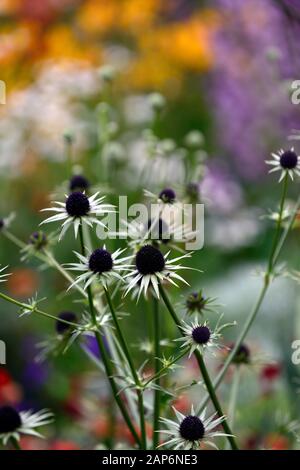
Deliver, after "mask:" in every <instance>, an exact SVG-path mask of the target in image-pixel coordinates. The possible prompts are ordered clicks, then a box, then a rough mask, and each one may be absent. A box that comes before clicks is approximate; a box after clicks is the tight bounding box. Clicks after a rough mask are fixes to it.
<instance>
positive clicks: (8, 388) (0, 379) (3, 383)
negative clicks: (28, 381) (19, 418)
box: [0, 367, 22, 405]
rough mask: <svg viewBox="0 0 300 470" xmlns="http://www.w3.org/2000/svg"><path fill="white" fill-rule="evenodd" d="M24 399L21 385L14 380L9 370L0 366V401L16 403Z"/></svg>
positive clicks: (2, 402)
mask: <svg viewBox="0 0 300 470" xmlns="http://www.w3.org/2000/svg"><path fill="white" fill-rule="evenodd" d="M21 399H22V391H21V387H20V386H19V385H18V384H16V383H15V382H13V380H12V378H11V376H10V374H9V372H8V371H7V370H6V369H4V367H1V368H0V403H1V404H11V405H16V404H18V403H19V402H20V401H21Z"/></svg>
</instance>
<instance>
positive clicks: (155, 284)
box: [124, 245, 194, 300]
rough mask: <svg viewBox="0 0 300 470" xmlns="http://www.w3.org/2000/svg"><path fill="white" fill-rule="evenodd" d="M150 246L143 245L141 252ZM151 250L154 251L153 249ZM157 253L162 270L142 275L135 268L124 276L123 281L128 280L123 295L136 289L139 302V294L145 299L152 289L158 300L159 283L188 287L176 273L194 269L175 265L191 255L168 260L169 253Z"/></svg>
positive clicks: (187, 254)
mask: <svg viewBox="0 0 300 470" xmlns="http://www.w3.org/2000/svg"><path fill="white" fill-rule="evenodd" d="M150 246H151V245H144V246H143V247H142V248H141V250H143V249H145V248H146V247H150ZM151 247H152V246H151ZM152 248H153V249H155V248H154V247H152ZM141 250H139V252H138V253H137V256H138V254H139V253H140V252H141ZM157 251H158V252H159V253H160V254H161V256H162V259H163V266H162V268H161V269H159V270H155V269H153V270H152V272H150V273H143V272H141V270H140V269H139V268H138V266H136V269H135V270H133V271H132V272H130V273H128V274H126V275H125V276H124V279H128V287H127V289H126V291H125V294H124V295H125V296H126V295H127V294H128V293H129V292H130V291H132V290H133V289H136V288H137V287H138V288H139V290H138V296H137V300H139V298H140V296H141V293H142V292H143V293H144V296H145V297H146V295H147V291H148V289H149V288H151V287H152V288H153V291H154V292H155V295H156V297H157V298H159V297H160V295H159V283H162V282H169V283H170V284H172V285H174V286H176V287H178V284H177V283H176V282H175V281H181V282H183V283H184V284H186V285H189V284H188V282H187V281H186V280H185V279H184V278H183V277H182V276H180V275H179V274H178V273H177V271H181V270H183V269H190V270H194V268H190V267H187V266H182V265H181V264H177V263H178V262H179V261H181V260H183V259H185V258H190V257H191V255H192V254H191V253H186V254H185V255H183V256H179V257H177V258H174V259H171V260H170V259H169V255H170V251H169V252H168V253H166V254H165V255H163V254H162V253H161V252H160V251H159V250H158V249H157ZM137 256H136V259H137Z"/></svg>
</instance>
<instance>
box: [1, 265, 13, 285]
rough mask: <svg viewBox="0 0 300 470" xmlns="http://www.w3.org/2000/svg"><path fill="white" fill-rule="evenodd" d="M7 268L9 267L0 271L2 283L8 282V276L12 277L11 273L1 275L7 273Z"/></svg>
mask: <svg viewBox="0 0 300 470" xmlns="http://www.w3.org/2000/svg"><path fill="white" fill-rule="evenodd" d="M7 267H8V266H5V267H4V268H2V269H0V282H5V281H7V278H8V276H10V275H11V273H6V274H1V273H3V271H5V269H6V268H7Z"/></svg>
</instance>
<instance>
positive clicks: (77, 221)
mask: <svg viewBox="0 0 300 470" xmlns="http://www.w3.org/2000/svg"><path fill="white" fill-rule="evenodd" d="M82 194H83V196H84V197H86V199H87V201H88V210H87V211H86V213H85V214H83V215H71V214H70V213H69V212H68V211H67V206H66V204H67V201H68V199H69V198H70V197H72V196H73V195H74V193H72V194H70V195H69V196H68V195H65V197H66V202H64V203H63V202H59V201H54V203H53V204H55V205H56V206H54V207H49V208H46V209H42V212H46V211H48V212H54V213H55V215H52V216H51V217H48V218H47V219H46V220H44V221H43V222H42V223H41V224H40V225H42V224H48V223H51V222H63V224H62V228H61V232H60V235H59V240H61V239H62V237H63V236H64V235H65V233H66V232H67V230H68V229H69V228H70V227H71V226H72V225H73V227H74V235H75V238H77V235H78V230H79V227H80V225H82V224H86V225H88V226H89V227H92V226H93V225H94V224H95V225H99V226H101V227H106V226H105V224H104V223H103V222H102V221H101V220H98V218H97V217H100V216H104V215H105V214H109V213H114V212H115V208H114V206H113V205H112V204H104V203H103V201H104V200H105V196H102V197H99V198H98V195H99V192H97V193H95V194H94V195H93V196H91V197H89V198H88V197H87V196H85V194H84V193H82Z"/></svg>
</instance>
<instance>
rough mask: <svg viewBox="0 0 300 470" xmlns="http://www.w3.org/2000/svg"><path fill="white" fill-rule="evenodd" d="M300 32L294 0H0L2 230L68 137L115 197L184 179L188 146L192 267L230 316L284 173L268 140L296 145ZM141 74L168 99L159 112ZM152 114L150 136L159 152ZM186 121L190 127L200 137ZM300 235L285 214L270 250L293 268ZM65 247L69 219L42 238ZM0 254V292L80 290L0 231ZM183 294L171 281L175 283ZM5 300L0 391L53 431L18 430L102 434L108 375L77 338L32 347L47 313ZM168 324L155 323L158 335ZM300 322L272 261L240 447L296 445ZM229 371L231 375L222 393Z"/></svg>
mask: <svg viewBox="0 0 300 470" xmlns="http://www.w3.org/2000/svg"><path fill="white" fill-rule="evenodd" d="M299 39H300V7H299V3H298V1H296V0H281V1H280V0H278V1H276V0H265V1H264V2H262V1H261V0H215V1H200V0H199V1H196V0H143V1H142V2H141V1H139V0H44V1H40V0H0V44H1V46H0V79H1V80H3V81H5V83H6V87H7V96H6V104H5V105H0V218H5V217H7V216H8V215H9V214H10V213H11V212H15V214H16V215H15V219H14V220H13V222H12V225H11V227H10V230H11V232H12V233H14V234H15V235H17V236H18V237H19V238H20V239H21V240H23V241H25V242H27V240H28V238H29V236H30V234H31V233H32V232H33V231H35V230H36V229H37V227H38V224H39V223H40V222H41V220H42V217H41V214H40V212H39V211H40V209H42V208H44V207H47V206H49V201H50V199H51V196H50V195H51V194H52V193H55V192H56V193H59V192H61V191H62V184H63V183H64V181H66V180H67V179H68V175H69V170H70V168H69V166H68V158H67V157H68V155H67V153H68V148H69V147H68V142H69V141H70V140H72V141H73V145H72V158H73V163H75V164H76V168H77V171H83V172H84V174H85V175H86V176H87V177H88V178H89V180H90V181H91V183H92V185H94V186H95V187H96V186H98V187H102V188H103V189H104V190H105V191H106V192H107V193H108V194H109V198H110V200H111V201H112V202H115V201H116V197H117V196H118V195H119V194H126V195H128V197H129V199H130V200H131V201H137V200H140V198H141V195H142V190H143V188H146V189H149V190H151V191H154V192H157V191H158V190H159V189H161V188H162V187H164V186H166V185H167V186H170V185H171V186H174V187H175V188H180V189H179V192H180V191H183V190H184V189H182V188H185V184H186V183H187V182H186V181H184V177H183V175H184V164H185V163H184V162H185V161H186V160H188V159H193V161H196V162H198V164H197V165H196V169H194V171H193V172H192V174H191V175H190V178H189V181H188V183H193V184H194V185H196V187H197V190H198V189H200V199H201V201H202V202H204V203H205V205H206V218H205V236H206V240H205V247H204V249H203V250H201V251H200V252H197V253H196V255H195V257H194V261H193V263H194V265H195V266H197V267H200V268H201V269H202V270H203V271H204V273H203V274H201V275H195V274H193V275H188V280H189V282H190V283H191V284H192V287H193V289H194V290H195V289H200V288H203V289H204V291H205V293H206V295H210V296H213V297H215V296H216V297H218V298H219V301H220V303H221V304H223V307H222V310H223V311H224V313H225V318H226V320H227V319H228V320H229V321H231V320H237V321H238V322H239V324H242V323H243V321H244V319H245V317H246V315H247V314H248V312H249V310H250V308H251V305H252V303H253V301H254V300H255V296H256V295H257V291H258V289H259V286H260V283H261V278H260V277H259V276H257V275H255V269H256V268H257V266H260V265H263V263H264V262H265V260H266V257H267V255H268V251H269V249H270V240H271V236H272V230H273V226H272V223H270V221H269V220H267V219H266V218H265V217H264V216H265V215H266V214H267V213H268V211H269V210H276V208H277V205H278V201H279V193H280V187H279V186H278V184H277V180H276V178H274V177H273V176H268V174H267V169H266V166H265V163H264V161H265V159H267V158H268V156H269V154H270V152H271V151H276V150H277V149H278V148H281V147H284V148H285V147H287V146H291V145H294V146H295V147H296V148H297V137H298V132H297V129H300V107H299V105H298V106H297V105H294V104H292V102H291V83H292V81H293V80H296V79H300V54H299V52H300V50H299ZM112 72H113V76H114V79H113V81H112V82H111V80H110V78H111V74H112ZM153 92H159V93H161V94H162V95H163V96H164V97H165V99H166V105H165V107H164V109H163V112H162V113H161V114H160V115H159V119H155V120H154V119H153V110H152V108H151V97H150V99H149V94H151V93H153ZM156 98H157V96H156ZM152 99H153V95H152ZM104 102H105V103H108V104H106V105H105V104H103V103H104ZM101 103H102V104H101ZM147 129H148V131H147ZM149 129H152V132H153V133H154V135H155V136H156V137H157V139H159V149H160V151H159V155H158V156H155V158H154V159H151V158H149V139H150V141H151V134H149ZM192 130H197V131H199V132H200V133H201V134H197V137H198V139H197V140H198V142H197V145H196V146H195V147H193V146H191V145H190V141H191V134H189V133H190V131H192ZM149 135H150V137H149ZM194 135H195V134H194ZM299 135H300V132H299ZM199 136H202V137H201V138H199ZM150 143H151V142H150ZM203 162H205V167H206V168H205V170H204V163H203ZM298 188H299V184H298V183H297V182H296V183H295V184H294V185H293V186H292V187H291V188H290V192H289V197H290V198H291V200H292V199H293V198H294V197H295V196H296V195H297V193H298V191H299V189H298ZM185 189H186V188H185ZM299 236H300V234H299V231H298V229H297V228H295V230H294V231H293V233H292V234H291V236H290V240H289V243H288V244H287V247H286V249H285V250H284V253H283V256H282V260H283V261H285V262H287V263H288V265H289V267H290V268H293V269H299V261H300V259H299ZM74 248H75V247H74V246H73V241H72V235H71V233H70V234H69V235H68V239H67V240H64V241H63V242H62V243H61V244H59V245H57V246H55V247H54V251H55V254H56V257H57V258H58V259H59V260H60V261H61V262H67V261H70V257H71V256H72V255H71V253H72V249H74ZM0 263H1V264H2V265H6V264H9V265H10V269H11V270H12V272H13V275H12V276H11V277H10V279H9V282H8V284H7V286H6V288H7V291H8V293H9V294H10V295H11V296H13V297H15V298H18V299H21V300H26V299H27V298H29V297H32V296H34V295H35V293H36V292H37V291H38V292H39V297H45V298H46V299H45V301H44V303H43V307H44V309H45V310H46V311H51V312H52V313H53V314H57V313H59V312H60V311H61V310H64V309H72V310H76V309H77V310H78V311H80V308H81V306H80V305H78V304H74V301H76V294H74V293H71V294H70V295H64V292H65V290H66V285H65V284H64V283H63V281H62V279H61V277H60V276H59V274H56V273H55V271H51V270H42V271H41V270H40V268H39V263H38V262H36V261H34V260H29V261H27V262H25V263H24V262H21V261H20V253H19V250H18V249H17V248H16V247H15V246H14V244H13V243H11V242H10V241H9V240H7V239H6V238H5V237H4V236H3V237H2V236H1V234H0ZM188 292H190V290H189V289H187V290H186V293H188ZM184 295H185V291H184V290H181V291H180V292H179V293H178V292H175V291H174V296H175V297H176V296H177V301H180V299H182V298H181V297H180V296H184ZM131 313H132V315H131V317H130V318H128V319H126V321H127V322H129V323H128V325H129V326H128V335H129V336H130V338H131V340H132V343H133V344H135V347H136V354H137V357H138V356H139V355H140V352H139V348H140V346H141V345H144V348H143V349H144V353H143V354H144V355H145V357H146V349H147V348H146V338H145V332H144V324H145V316H147V315H148V314H147V305H146V304H145V303H144V304H141V306H139V307H136V306H133V307H132V312H131ZM0 314H1V322H0V338H1V339H2V340H4V341H5V342H6V344H7V365H6V366H3V367H1V369H0V404H1V403H7V402H9V403H12V404H15V405H17V406H19V407H21V408H22V407H31V408H39V407H41V406H47V407H50V408H52V409H53V410H54V412H55V413H56V424H55V426H53V428H52V429H51V430H50V431H49V436H48V439H47V441H45V442H40V441H39V442H37V441H36V440H35V439H27V440H25V441H24V442H23V446H24V447H26V446H27V448H51V449H67V448H80V449H83V448H90V447H91V446H94V445H96V444H97V443H99V442H106V440H107V439H108V437H109V432H110V429H109V427H110V416H109V409H110V407H109V398H108V394H107V388H106V383H105V380H104V379H101V380H100V379H99V378H98V374H97V371H96V369H93V366H91V364H90V362H89V361H88V359H87V358H86V357H85V356H84V354H83V353H82V350H81V349H80V347H76V346H74V347H73V348H72V349H71V350H70V351H69V352H68V353H67V354H66V355H64V356H60V357H59V358H56V359H53V360H52V361H47V362H44V363H42V364H38V363H36V362H35V361H34V357H35V355H36V346H35V345H36V343H38V342H40V341H42V340H44V339H45V338H48V337H49V335H51V334H53V324H51V323H49V322H48V321H44V320H41V319H40V318H38V317H35V318H34V316H31V317H30V318H21V319H18V317H17V314H16V310H15V309H14V308H13V307H12V306H10V305H8V304H4V302H1V304H0ZM147 318H148V317H147ZM148 320H149V318H148ZM169 330H170V327H169V326H168V325H167V324H166V326H165V334H166V336H167V335H168V334H169ZM235 335H236V333H234V332H232V333H229V334H228V338H226V340H227V341H230V340H231V339H232V338H234V337H235ZM297 338H300V324H299V295H298V287H297V285H295V284H293V283H291V282H290V281H288V280H287V279H285V278H284V279H277V280H276V281H275V283H274V286H273V287H272V288H271V290H270V293H269V295H268V297H267V300H266V302H265V303H264V305H263V307H262V309H261V312H260V315H259V318H258V321H257V322H256V325H255V326H254V328H253V329H252V330H251V334H250V335H249V339H248V341H247V344H248V346H249V347H250V350H251V352H252V353H253V358H254V359H253V363H254V364H253V366H252V367H248V368H246V370H245V371H243V374H244V380H243V381H242V385H241V388H240V394H239V401H238V413H237V419H236V427H237V430H238V435H239V436H240V439H241V442H243V446H244V447H245V448H253V446H254V447H255V446H262V447H271V448H291V447H297V445H298V444H297V443H296V440H295V437H294V435H293V434H292V433H291V432H289V429H288V425H287V423H289V422H290V421H291V420H294V419H298V417H299V413H300V403H299V395H298V390H297V388H298V386H299V385H297V379H300V371H299V367H298V368H297V366H294V365H293V364H292V362H291V343H292V341H293V340H294V339H297ZM91 348H92V345H91ZM166 351H168V350H166ZM256 356H257V357H259V360H257V361H256V359H255V357H256ZM256 362H257V363H256ZM217 367H218V364H217V363H216V364H212V371H214V370H216V369H217ZM191 369H193V365H191V364H190V363H187V364H186V365H185V369H184V371H183V372H181V374H182V376H180V378H179V379H178V380H180V381H182V382H183V383H185V382H186V381H188V380H189V378H190V374H191V372H192V371H191ZM229 389H230V378H229V379H228V384H227V385H225V386H224V387H223V389H222V390H223V397H224V400H225V402H226V400H228V393H229ZM99 390H100V395H101V398H100V399H99ZM96 391H97V393H96ZM193 393H194V395H193V397H192V399H193V401H194V402H197V400H199V399H200V398H201V396H202V393H203V390H201V389H200V388H196V390H195V392H193ZM190 400H191V397H190V395H189V396H188V395H186V394H185V393H183V395H182V397H181V398H180V400H179V401H180V403H179V404H178V406H180V407H181V408H182V410H184V409H187V408H188V406H189V404H190ZM99 410H100V411H99ZM274 410H275V411H274ZM117 432H118V433H119V434H118V439H119V441H120V442H124V443H125V444H124V445H126V443H127V445H128V435H127V434H126V430H125V429H124V428H123V427H122V426H121V425H120V426H119V427H118V431H117Z"/></svg>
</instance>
